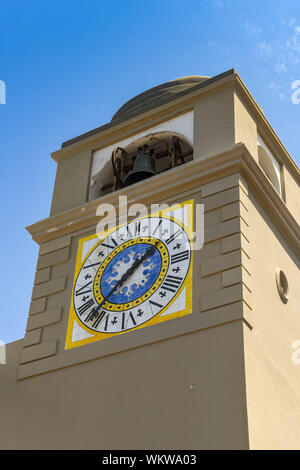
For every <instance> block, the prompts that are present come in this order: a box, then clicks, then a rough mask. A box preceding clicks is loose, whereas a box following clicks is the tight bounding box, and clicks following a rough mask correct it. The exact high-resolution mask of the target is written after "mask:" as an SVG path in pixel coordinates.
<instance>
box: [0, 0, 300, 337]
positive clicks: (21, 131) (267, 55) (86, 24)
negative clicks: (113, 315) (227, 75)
mask: <svg viewBox="0 0 300 470" xmlns="http://www.w3.org/2000/svg"><path fill="white" fill-rule="evenodd" d="M299 61H300V2H299V0H272V1H271V0H251V1H243V0H184V1H183V0H149V1H146V0H109V1H107V0H85V1H82V0H80V1H78V0H60V1H58V0H51V1H49V0H42V1H41V0H39V1H37V0H0V80H4V81H5V83H6V87H7V98H6V99H7V103H6V104H5V105H2V104H0V123H1V125H0V154H1V201H2V223H1V226H2V230H1V234H0V236H1V247H2V256H1V260H2V268H1V279H0V280H1V286H2V295H1V302H0V315H1V327H0V339H2V340H4V341H7V342H8V341H12V340H15V339H18V338H21V337H23V335H24V332H25V326H26V318H27V312H28V307H29V302H30V297H31V291H32V285H33V279H34V273H35V266H36V260H37V252H38V247H37V245H36V244H35V243H34V242H33V241H32V240H31V237H30V235H29V234H28V233H27V232H26V231H25V228H24V227H25V226H26V225H30V224H32V223H34V222H36V221H38V220H40V219H43V218H45V217H47V216H48V214H49V208H50V203H51V195H52V190H53V183H54V178H55V169H56V164H55V162H54V161H53V160H52V159H51V158H50V152H52V151H54V150H56V149H58V148H59V147H60V145H61V143H62V142H63V141H64V140H67V139H69V138H72V137H75V136H76V135H78V134H81V133H83V132H85V131H88V130H90V129H93V128H95V127H97V126H99V125H101V124H105V123H106V122H108V121H109V120H110V119H111V117H112V115H113V113H114V112H115V111H116V110H117V109H118V108H119V107H120V106H121V105H122V104H123V103H124V102H125V101H126V100H128V99H130V98H132V97H133V96H135V95H136V94H138V93H140V92H142V91H144V90H146V89H148V88H150V87H152V86H155V85H158V84H160V83H163V82H166V81H168V80H172V79H174V78H176V77H181V76H184V75H209V76H214V75H217V74H219V73H222V72H224V71H225V70H228V69H230V68H233V67H234V68H236V69H237V71H238V72H239V74H240V75H241V77H242V79H243V80H244V82H245V83H246V85H247V86H248V88H249V89H250V92H251V93H252V94H253V95H254V97H255V99H256V100H257V101H258V103H259V104H260V105H261V106H262V108H263V110H264V112H265V114H266V116H267V118H268V119H269V121H270V123H271V125H272V126H273V127H274V129H275V131H276V132H277V133H278V135H279V137H280V138H281V139H282V141H283V142H284V144H285V146H286V147H287V149H288V151H289V152H290V154H291V155H292V157H293V158H294V159H295V160H296V161H297V162H298V164H299V162H300V146H299V135H300V104H299V105H296V104H293V103H292V100H291V96H292V90H291V83H292V82H293V81H294V80H300V62H299Z"/></svg>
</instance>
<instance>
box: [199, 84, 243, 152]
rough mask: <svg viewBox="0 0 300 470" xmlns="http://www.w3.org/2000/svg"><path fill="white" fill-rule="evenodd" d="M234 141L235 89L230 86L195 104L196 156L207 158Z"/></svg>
mask: <svg viewBox="0 0 300 470" xmlns="http://www.w3.org/2000/svg"><path fill="white" fill-rule="evenodd" d="M234 143H235V128H234V89H233V87H228V88H224V89H221V90H220V91H217V92H215V93H214V94H209V95H206V96H204V97H202V99H201V100H199V101H198V102H196V103H195V104H194V158H206V156H207V154H214V153H217V152H220V151H222V150H224V149H226V148H227V147H230V146H231V145H233V144H234Z"/></svg>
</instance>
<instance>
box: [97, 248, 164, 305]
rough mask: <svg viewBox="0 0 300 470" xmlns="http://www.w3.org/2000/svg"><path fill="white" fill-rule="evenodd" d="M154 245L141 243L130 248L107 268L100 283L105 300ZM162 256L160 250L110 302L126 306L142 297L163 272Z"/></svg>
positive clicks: (124, 284)
mask: <svg viewBox="0 0 300 470" xmlns="http://www.w3.org/2000/svg"><path fill="white" fill-rule="evenodd" d="M151 246H152V245H150V244H148V243H140V244H137V245H134V246H128V247H127V248H125V249H123V250H122V251H121V252H120V253H118V254H117V255H116V256H115V257H114V258H113V259H112V260H111V261H110V262H109V263H108V265H107V266H106V268H105V270H104V272H103V274H102V276H101V282H100V289H101V294H102V296H103V297H104V298H105V297H107V296H108V294H109V292H110V291H111V290H112V288H113V287H114V286H115V285H116V283H117V282H118V281H119V280H120V279H121V278H122V276H123V275H124V274H125V273H126V272H128V270H129V269H130V267H131V266H133V264H134V262H135V261H136V260H138V259H139V258H141V256H142V255H143V254H144V253H145V252H146V250H147V249H148V248H149V247H151ZM161 263H162V260H161V255H160V252H159V250H158V249H155V252H154V253H153V254H152V255H151V256H150V257H149V258H148V259H147V260H146V261H144V262H143V263H141V264H140V265H139V266H138V267H137V269H135V270H134V272H133V273H132V274H131V276H129V277H128V279H127V280H126V281H125V282H124V283H123V284H122V286H120V287H118V289H117V290H116V291H115V292H113V294H112V295H111V296H110V297H109V302H110V303H113V304H125V303H128V302H132V301H133V300H136V299H137V298H139V297H141V296H142V295H143V294H145V292H147V291H148V290H149V289H150V288H151V286H152V285H153V284H154V283H155V281H156V279H157V277H158V275H159V273H160V270H161Z"/></svg>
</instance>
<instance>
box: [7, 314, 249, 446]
mask: <svg viewBox="0 0 300 470" xmlns="http://www.w3.org/2000/svg"><path fill="white" fill-rule="evenodd" d="M150 328H151V327H150ZM150 328H149V329H150ZM19 348H20V342H17V343H12V344H9V345H8V348H7V361H8V365H7V366H1V369H0V373H1V387H0V414H1V423H0V448H1V449H139V448H141V449H213V448H220V449H227V448H234V449H235V448H236V449H246V448H247V445H248V444H247V418H246V408H245V381H244V360H243V336H242V323H241V322H235V323H231V324H227V325H224V326H220V327H215V328H210V329H207V330H203V331H198V332H195V333H193V334H189V335H184V336H180V337H177V338H172V339H170V340H168V341H163V342H160V343H156V344H150V345H147V346H144V347H140V348H137V349H133V350H129V351H124V352H122V353H120V354H116V355H112V356H108V357H103V358H101V359H98V360H94V361H91V362H87V363H85V364H80V365H77V366H73V367H68V368H66V369H61V370H58V371H55V372H50V373H48V374H44V375H41V376H36V377H32V378H29V379H26V380H24V381H16V373H17V370H16V363H17V360H18V355H19V353H20V350H19ZM3 384H5V385H4V386H3Z"/></svg>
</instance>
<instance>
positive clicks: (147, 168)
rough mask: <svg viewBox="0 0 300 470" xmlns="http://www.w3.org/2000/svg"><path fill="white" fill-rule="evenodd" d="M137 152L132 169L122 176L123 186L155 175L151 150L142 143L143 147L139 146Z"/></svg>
mask: <svg viewBox="0 0 300 470" xmlns="http://www.w3.org/2000/svg"><path fill="white" fill-rule="evenodd" d="M138 152H139V153H138V155H137V156H136V158H135V160H134V164H133V169H132V170H131V171H130V172H129V173H128V175H127V176H126V177H125V178H124V186H130V185H131V184H134V183H138V181H142V180H144V179H146V178H149V177H150V176H154V175H156V171H155V158H154V157H153V154H152V152H149V149H148V145H147V144H146V145H144V146H143V148H142V147H139V148H138Z"/></svg>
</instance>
